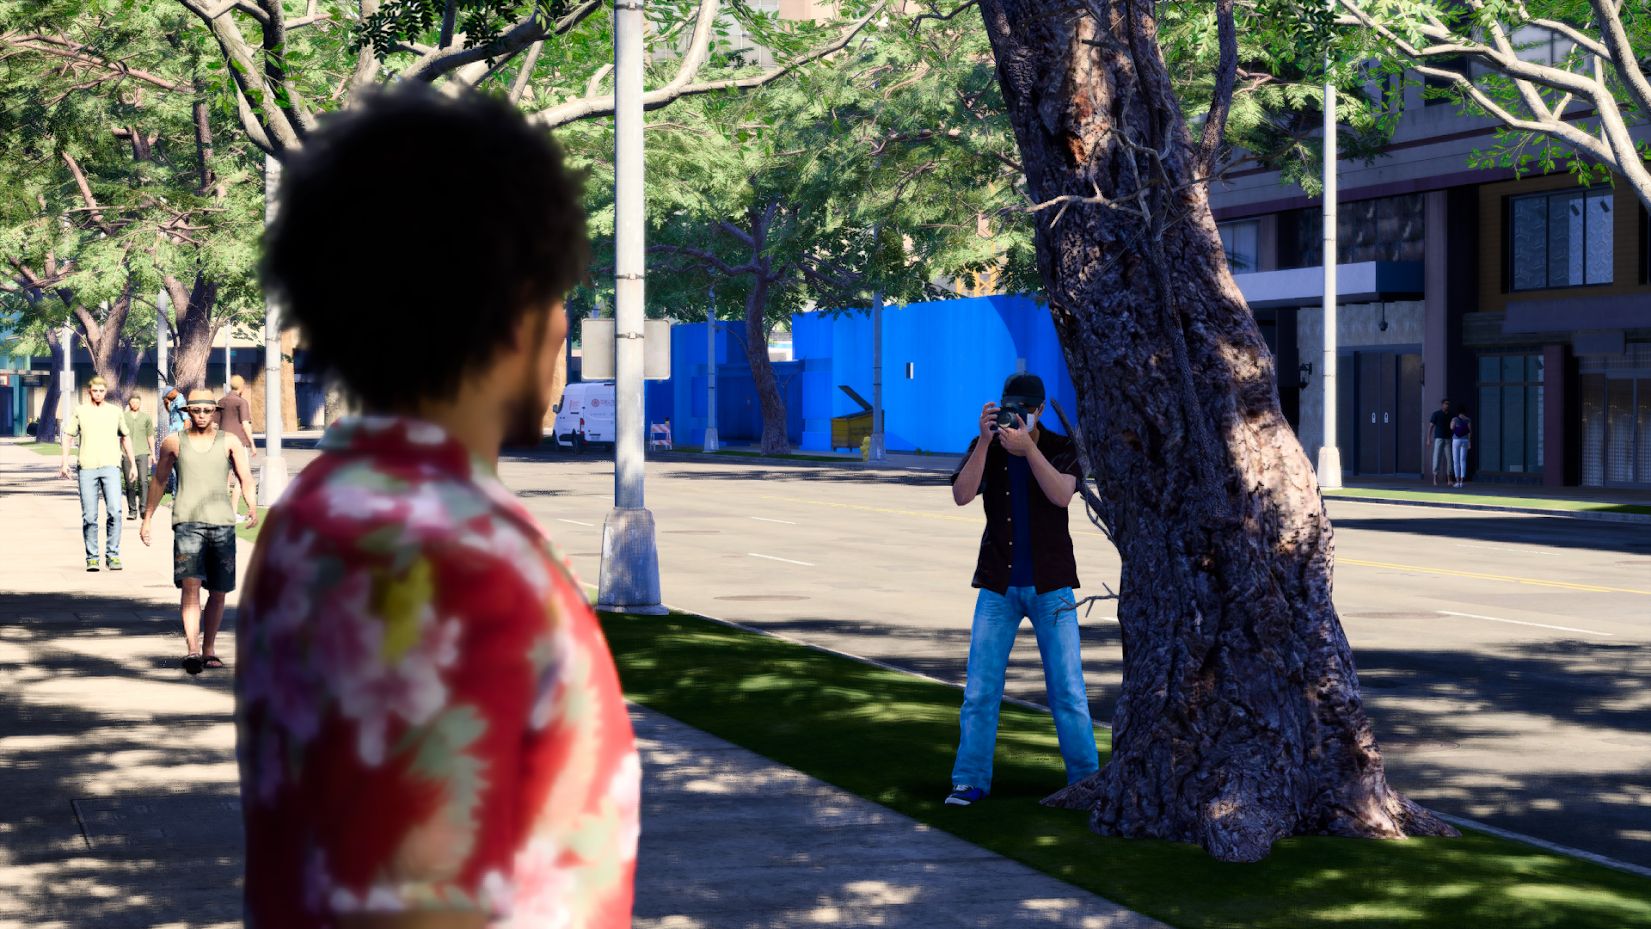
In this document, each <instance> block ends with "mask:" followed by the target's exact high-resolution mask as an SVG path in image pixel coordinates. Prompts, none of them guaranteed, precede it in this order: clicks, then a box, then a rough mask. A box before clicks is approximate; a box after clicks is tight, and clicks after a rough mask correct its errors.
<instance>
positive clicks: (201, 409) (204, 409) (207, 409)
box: [184, 406, 218, 413]
mask: <svg viewBox="0 0 1651 929" xmlns="http://www.w3.org/2000/svg"><path fill="white" fill-rule="evenodd" d="M184 410H185V411H187V412H190V413H216V412H218V408H217V407H215V406H186V407H184Z"/></svg>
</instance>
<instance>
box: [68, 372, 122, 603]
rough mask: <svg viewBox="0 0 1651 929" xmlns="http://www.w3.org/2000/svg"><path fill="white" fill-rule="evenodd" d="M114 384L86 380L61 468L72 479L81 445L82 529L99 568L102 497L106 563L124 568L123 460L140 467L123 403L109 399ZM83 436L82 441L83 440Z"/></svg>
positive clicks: (90, 559)
mask: <svg viewBox="0 0 1651 929" xmlns="http://www.w3.org/2000/svg"><path fill="white" fill-rule="evenodd" d="M108 393H109V385H108V383H107V382H106V381H104V380H103V378H102V377H94V378H92V379H91V380H90V381H87V382H86V395H87V397H88V398H89V399H88V402H86V403H82V404H81V405H79V406H77V407H75V411H74V413H72V414H71V415H70V416H69V421H68V423H67V424H65V425H64V427H63V459H62V463H61V464H60V465H59V466H58V469H57V473H58V475H59V476H60V477H62V478H63V479H65V480H68V479H69V477H70V475H69V447H70V446H71V445H75V446H77V447H76V449H75V451H76V456H75V468H76V477H77V478H78V480H79V484H80V529H81V535H82V536H83V537H84V539H85V542H86V570H88V571H96V570H97V569H98V561H97V542H98V538H97V502H98V498H99V497H101V498H102V499H103V510H104V513H105V516H106V518H105V520H104V527H105V528H104V536H105V539H106V543H107V545H108V548H107V549H106V551H105V554H104V558H103V564H104V566H105V567H107V568H108V569H109V570H111V571H119V570H120V568H121V564H120V495H121V486H120V484H121V462H122V460H123V459H122V454H123V453H124V456H125V457H124V461H125V462H126V464H127V466H128V467H135V466H136V463H135V462H134V461H133V460H132V440H131V438H130V435H129V432H128V430H127V427H126V421H125V419H124V418H123V417H122V416H121V410H120V407H119V406H118V405H116V404H113V403H107V402H105V397H107V396H108ZM77 440H78V441H77Z"/></svg>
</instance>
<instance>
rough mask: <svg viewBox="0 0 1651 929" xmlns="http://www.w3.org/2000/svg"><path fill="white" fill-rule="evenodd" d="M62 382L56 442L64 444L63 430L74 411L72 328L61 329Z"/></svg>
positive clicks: (73, 342)
mask: <svg viewBox="0 0 1651 929" xmlns="http://www.w3.org/2000/svg"><path fill="white" fill-rule="evenodd" d="M62 376H63V380H62V381H61V382H60V383H59V385H58V393H60V394H62V397H61V398H59V400H58V411H57V416H58V426H57V430H58V431H57V440H58V441H59V442H64V443H66V442H67V441H68V436H65V435H64V434H63V430H64V429H65V428H66V427H67V426H68V425H69V416H70V414H72V413H74V411H75V330H74V327H73V326H64V327H63V375H62Z"/></svg>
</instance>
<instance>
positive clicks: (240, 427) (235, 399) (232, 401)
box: [218, 391, 252, 448]
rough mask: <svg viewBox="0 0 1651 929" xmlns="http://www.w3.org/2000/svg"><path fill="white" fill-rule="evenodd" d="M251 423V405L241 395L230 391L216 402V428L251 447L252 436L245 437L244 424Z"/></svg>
mask: <svg viewBox="0 0 1651 929" xmlns="http://www.w3.org/2000/svg"><path fill="white" fill-rule="evenodd" d="M251 421H252V405H251V404H249V403H247V402H246V399H245V398H244V397H242V396H241V395H239V394H237V393H234V392H233V391H231V392H230V393H227V394H224V395H223V398H222V399H220V400H219V401H218V428H219V429H222V430H223V431H225V432H227V433H229V434H230V435H232V436H234V437H235V438H237V439H240V440H241V444H242V445H245V446H246V447H247V448H251V447H252V436H249V435H247V430H246V425H245V424H246V423H249V422H251Z"/></svg>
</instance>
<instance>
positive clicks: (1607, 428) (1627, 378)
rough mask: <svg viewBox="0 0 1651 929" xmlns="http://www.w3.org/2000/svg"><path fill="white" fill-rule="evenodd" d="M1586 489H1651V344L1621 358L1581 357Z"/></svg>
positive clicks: (1636, 345) (1638, 344) (1636, 346)
mask: <svg viewBox="0 0 1651 929" xmlns="http://www.w3.org/2000/svg"><path fill="white" fill-rule="evenodd" d="M1578 367H1579V370H1580V374H1581V378H1580V383H1579V385H1578V386H1579V387H1580V389H1581V394H1582V403H1581V412H1582V424H1581V425H1582V483H1583V484H1584V485H1587V486H1590V487H1636V486H1637V487H1648V486H1651V343H1645V342H1631V343H1629V345H1628V350H1627V351H1626V352H1624V353H1623V354H1621V355H1583V356H1581V358H1580V359H1579V364H1578Z"/></svg>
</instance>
